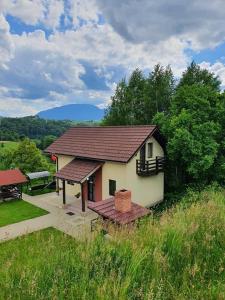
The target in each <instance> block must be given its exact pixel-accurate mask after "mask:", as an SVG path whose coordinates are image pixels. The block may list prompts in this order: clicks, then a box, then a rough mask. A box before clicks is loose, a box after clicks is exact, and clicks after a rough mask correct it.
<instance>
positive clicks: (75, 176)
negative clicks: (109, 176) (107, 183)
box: [56, 159, 103, 212]
mask: <svg viewBox="0 0 225 300" xmlns="http://www.w3.org/2000/svg"><path fill="white" fill-rule="evenodd" d="M102 165H103V162H98V161H91V160H85V159H74V160H72V161H71V162H70V163H68V164H67V165H66V166H64V167H63V168H62V169H60V170H59V171H58V172H57V173H56V178H57V189H58V195H59V199H60V198H61V201H62V202H61V203H62V204H63V206H64V207H65V208H71V205H73V207H72V208H73V209H74V210H76V209H78V210H80V209H81V210H82V212H85V211H86V210H87V202H88V201H100V200H102Z"/></svg>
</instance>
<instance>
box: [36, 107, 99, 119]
mask: <svg viewBox="0 0 225 300" xmlns="http://www.w3.org/2000/svg"><path fill="white" fill-rule="evenodd" d="M38 116H39V117H40V118H43V119H49V120H72V121H100V120H101V119H102V118H103V116H104V109H100V108H98V107H97V106H94V105H91V104H69V105H64V106H60V107H55V108H51V109H48V110H44V111H41V112H39V113H38Z"/></svg>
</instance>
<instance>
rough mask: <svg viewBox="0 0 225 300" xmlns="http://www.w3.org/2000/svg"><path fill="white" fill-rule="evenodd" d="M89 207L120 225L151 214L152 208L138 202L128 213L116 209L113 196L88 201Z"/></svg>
mask: <svg viewBox="0 0 225 300" xmlns="http://www.w3.org/2000/svg"><path fill="white" fill-rule="evenodd" d="M88 208H89V209H91V210H93V211H95V212H96V213H98V214H99V215H101V216H102V217H104V218H107V219H109V220H110V221H112V222H115V223H118V224H120V225H125V224H128V223H131V222H133V221H135V220H137V219H139V218H141V217H144V216H146V215H148V214H150V212H151V211H150V210H149V209H147V208H145V207H143V206H141V205H139V204H136V203H133V202H132V204H131V210H130V211H129V212H126V213H122V212H119V211H117V210H115V200H114V197H111V198H109V199H107V200H102V201H98V202H92V201H89V202H88Z"/></svg>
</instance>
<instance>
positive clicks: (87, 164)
mask: <svg viewBox="0 0 225 300" xmlns="http://www.w3.org/2000/svg"><path fill="white" fill-rule="evenodd" d="M102 165H103V162H98V161H92V160H85V159H77V158H75V159H74V160H72V161H71V162H70V163H68V164H67V165H66V166H64V167H63V168H62V169H61V170H59V171H58V172H57V173H56V177H57V178H60V179H64V180H70V181H73V182H77V183H81V182H83V181H84V179H85V178H87V177H88V176H90V175H91V174H93V173H94V172H95V171H97V170H98V169H99V168H100V167H101V166H102Z"/></svg>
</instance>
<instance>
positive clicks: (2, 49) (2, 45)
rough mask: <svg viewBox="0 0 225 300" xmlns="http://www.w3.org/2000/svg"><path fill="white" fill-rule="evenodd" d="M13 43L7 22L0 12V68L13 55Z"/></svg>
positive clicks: (4, 66) (4, 65)
mask: <svg viewBox="0 0 225 300" xmlns="http://www.w3.org/2000/svg"><path fill="white" fill-rule="evenodd" d="M13 52H14V45H13V42H12V38H11V36H10V33H9V24H8V23H7V22H6V20H5V18H4V16H3V15H2V14H0V70H1V68H6V63H7V62H8V61H9V60H10V59H11V58H12V57H13Z"/></svg>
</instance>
